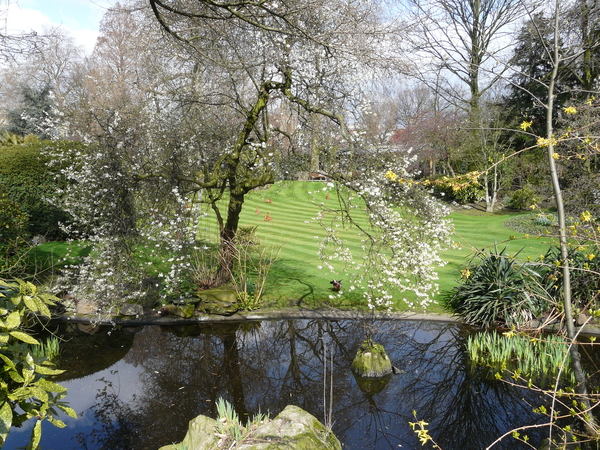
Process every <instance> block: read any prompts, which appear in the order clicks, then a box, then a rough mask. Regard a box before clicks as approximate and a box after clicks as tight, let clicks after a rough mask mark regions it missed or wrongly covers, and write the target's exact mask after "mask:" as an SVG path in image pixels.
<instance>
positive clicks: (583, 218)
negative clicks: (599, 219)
mask: <svg viewBox="0 0 600 450" xmlns="http://www.w3.org/2000/svg"><path fill="white" fill-rule="evenodd" d="M579 218H580V219H581V221H582V222H590V221H591V220H592V214H591V213H590V212H589V211H585V212H582V213H581V216H579Z"/></svg>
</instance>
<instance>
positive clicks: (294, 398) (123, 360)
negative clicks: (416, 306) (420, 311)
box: [4, 319, 545, 450]
mask: <svg viewBox="0 0 600 450" xmlns="http://www.w3.org/2000/svg"><path fill="white" fill-rule="evenodd" d="M80 328H84V327H83V326H81V325H76V324H66V325H65V324H61V325H60V326H58V325H57V332H58V334H62V335H64V336H65V339H66V342H64V343H63V344H62V351H63V353H62V355H61V357H60V366H61V368H63V369H67V372H66V373H65V374H64V375H62V378H59V380H58V381H59V382H60V383H61V384H63V385H64V386H65V387H67V388H68V396H67V398H66V400H67V401H68V402H69V403H70V406H71V407H73V408H74V409H75V410H76V411H77V413H78V415H79V419H77V420H75V419H71V418H68V417H65V418H63V419H64V420H65V422H66V424H67V426H66V427H65V428H63V429H58V428H55V427H53V426H52V425H49V424H47V423H44V428H43V436H42V442H41V445H42V447H43V448H44V449H61V450H68V449H85V450H97V449H106V450H118V449H123V450H125V449H127V450H137V449H139V450H153V449H158V448H159V447H161V446H163V445H166V444H171V443H174V442H179V441H181V440H182V439H183V437H184V435H185V433H186V431H187V425H188V421H189V420H191V419H192V418H194V417H195V416H197V415H198V414H204V415H208V416H211V417H215V414H216V407H215V403H216V401H217V400H218V399H219V398H220V397H223V398H224V399H226V400H228V401H229V402H230V403H232V404H233V405H234V407H235V409H236V410H237V412H238V414H240V416H244V417H251V416H253V415H254V414H256V413H258V412H262V413H269V414H270V416H271V417H274V416H275V415H276V414H278V413H279V412H280V411H282V410H283V409H284V407H285V406H286V405H288V404H294V405H297V406H299V407H301V408H303V409H305V410H306V411H308V412H310V413H311V414H313V415H314V416H316V417H317V418H318V419H319V420H321V421H322V422H323V421H324V409H329V387H328V386H327V387H325V386H324V382H323V380H324V354H325V353H326V354H327V372H328V373H327V377H326V379H327V380H329V379H330V378H329V377H330V375H332V379H333V389H332V392H333V397H332V403H331V404H332V415H333V431H334V433H335V434H336V436H338V438H339V439H340V441H341V442H342V445H343V447H344V448H345V449H357V450H358V449H378V450H379V449H392V448H394V449H397V448H406V449H417V448H422V447H421V444H420V442H419V441H418V439H417V437H416V434H415V433H414V432H413V431H412V429H411V428H410V426H409V422H411V421H412V422H414V421H415V419H414V416H413V411H416V412H417V415H418V418H419V420H421V419H422V420H425V421H426V422H429V425H428V429H429V430H430V434H431V436H432V437H433V438H434V439H435V440H436V441H437V442H438V444H440V446H441V447H442V448H443V449H444V450H459V449H460V450H468V449H474V450H481V449H483V448H485V447H486V446H488V445H489V444H490V443H492V442H493V441H494V440H495V439H496V438H497V437H498V436H500V435H502V434H503V433H504V432H506V431H508V430H511V429H513V428H515V427H518V426H521V425H524V424H534V423H543V422H544V421H545V420H544V417H542V416H540V415H538V414H535V413H534V412H533V411H532V410H533V408H535V407H536V406H539V405H541V404H543V403H544V400H543V399H542V398H541V397H540V396H539V394H534V393H531V392H530V391H528V390H525V389H521V388H518V387H514V386H511V385H509V384H507V383H503V382H500V381H497V380H494V379H493V378H491V377H481V376H476V375H475V374H473V373H472V371H469V370H468V369H467V360H466V352H465V340H466V337H467V336H468V335H469V333H470V331H469V330H468V329H467V328H464V327H463V326H461V325H458V324H455V323H442V322H428V321H398V320H396V321H359V320H340V321H325V320H306V319H304V320H282V321H262V322H244V323H225V324H203V325H193V326H162V327H161V326H143V327H142V326H140V327H121V328H119V327H117V328H110V327H100V328H98V329H94V330H91V331H93V332H94V334H88V333H87V332H89V331H90V330H89V329H87V330H85V331H86V332H84V331H82V330H81V329H80ZM367 333H369V334H372V336H373V338H374V340H375V341H377V342H379V343H381V344H383V345H384V346H385V348H386V350H387V352H388V355H389V356H390V358H391V360H392V362H393V364H394V365H395V366H396V367H398V368H399V369H400V370H401V372H402V373H400V374H395V375H391V376H389V377H388V378H387V379H386V380H384V382H382V383H379V384H371V385H364V384H360V387H359V383H358V382H357V380H356V379H355V377H354V375H353V374H352V372H351V370H350V364H351V362H352V360H353V358H354V356H355V354H356V351H357V349H358V347H359V345H360V344H361V342H362V341H363V340H364V338H365V336H366V334H367ZM324 347H325V349H326V352H324V350H323V349H324ZM331 362H332V364H333V366H332V367H333V370H331V366H330V363H331ZM361 388H362V389H361ZM324 396H327V401H326V402H325V404H326V405H327V406H326V408H324ZM32 426H33V423H31V422H28V423H26V424H25V425H24V426H23V427H22V428H14V429H13V430H11V433H10V435H9V438H8V441H7V442H6V444H5V446H4V449H5V450H13V449H17V448H19V447H22V446H24V445H26V444H27V439H28V437H29V434H30V431H31V427H32ZM538 433H543V431H538ZM528 434H529V437H530V438H531V443H533V444H534V445H537V443H539V441H540V439H541V438H542V437H543V435H538V434H536V432H531V433H528ZM494 448H498V449H509V448H510V449H518V448H530V447H520V446H519V443H518V442H517V441H515V440H514V439H512V438H511V437H508V438H506V439H505V440H504V441H503V442H501V443H500V444H498V445H497V446H495V447H494Z"/></svg>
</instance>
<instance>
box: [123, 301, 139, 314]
mask: <svg viewBox="0 0 600 450" xmlns="http://www.w3.org/2000/svg"><path fill="white" fill-rule="evenodd" d="M120 313H121V315H122V316H142V315H144V307H143V306H142V305H138V304H137V303H125V304H124V305H123V306H121V311H120Z"/></svg>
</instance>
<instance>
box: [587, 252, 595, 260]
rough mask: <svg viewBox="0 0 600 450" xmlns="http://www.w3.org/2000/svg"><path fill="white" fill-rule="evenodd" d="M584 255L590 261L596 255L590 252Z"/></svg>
mask: <svg viewBox="0 0 600 450" xmlns="http://www.w3.org/2000/svg"><path fill="white" fill-rule="evenodd" d="M585 256H587V259H589V260H590V261H591V260H593V259H594V258H595V257H596V255H594V254H593V253H590V254H588V255H585Z"/></svg>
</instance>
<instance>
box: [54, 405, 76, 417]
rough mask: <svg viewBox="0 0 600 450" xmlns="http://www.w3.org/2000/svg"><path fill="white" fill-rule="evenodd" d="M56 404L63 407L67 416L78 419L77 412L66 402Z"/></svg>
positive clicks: (60, 407)
mask: <svg viewBox="0 0 600 450" xmlns="http://www.w3.org/2000/svg"><path fill="white" fill-rule="evenodd" d="M56 406H58V408H59V409H61V410H62V411H63V412H64V413H65V414H66V415H67V416H69V417H73V418H74V419H77V413H76V412H75V410H74V409H73V408H71V407H70V406H67V405H65V404H64V403H59V404H57V405H56Z"/></svg>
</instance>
